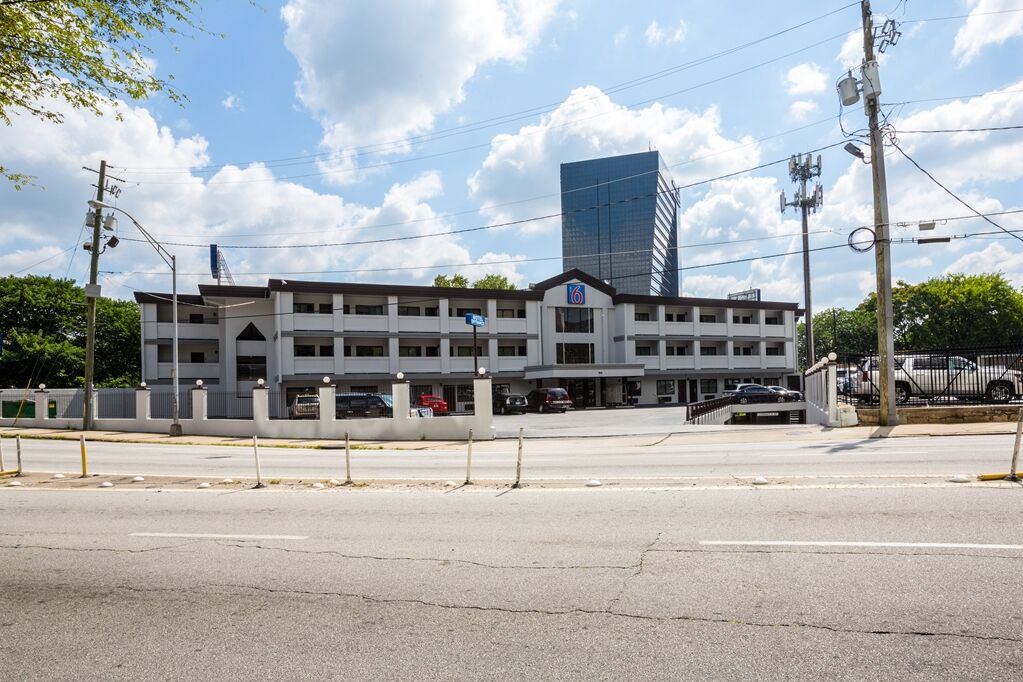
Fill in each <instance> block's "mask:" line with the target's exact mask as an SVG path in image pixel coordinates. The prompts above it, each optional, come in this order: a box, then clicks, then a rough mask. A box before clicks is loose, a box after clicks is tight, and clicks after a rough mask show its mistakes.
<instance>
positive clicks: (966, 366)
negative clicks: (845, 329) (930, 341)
mask: <svg viewBox="0 0 1023 682" xmlns="http://www.w3.org/2000/svg"><path fill="white" fill-rule="evenodd" d="M837 374H838V394H839V399H840V400H843V401H845V402H849V403H852V404H870V403H876V402H877V401H878V400H879V395H880V390H879V382H880V362H879V360H878V356H877V354H869V353H868V354H843V355H840V356H839V359H838V363H837ZM894 390H895V400H896V402H897V403H898V404H899V405H904V406H907V407H926V406H939V405H940V406H946V405H950V404H951V405H955V404H985V405H998V404H1003V405H1004V404H1007V403H1020V402H1021V401H1023V345H1017V346H993V347H966V348H942V349H937V350H919V351H917V350H913V351H896V353H895V387H894Z"/></svg>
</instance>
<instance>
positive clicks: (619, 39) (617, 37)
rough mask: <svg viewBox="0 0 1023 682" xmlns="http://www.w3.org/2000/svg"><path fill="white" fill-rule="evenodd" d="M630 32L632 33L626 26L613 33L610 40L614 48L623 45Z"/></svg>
mask: <svg viewBox="0 0 1023 682" xmlns="http://www.w3.org/2000/svg"><path fill="white" fill-rule="evenodd" d="M631 32H632V29H631V28H629V27H628V26H622V27H621V28H620V29H618V30H617V31H615V34H614V37H613V38H612V39H611V40H612V42H614V45H615V47H618V46H619V45H621V44H622V43H624V42H625V41H626V40H628V38H629V33H631Z"/></svg>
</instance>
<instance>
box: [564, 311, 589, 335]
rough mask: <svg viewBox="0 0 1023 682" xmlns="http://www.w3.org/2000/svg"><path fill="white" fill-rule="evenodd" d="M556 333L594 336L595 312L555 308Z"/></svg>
mask: <svg viewBox="0 0 1023 682" xmlns="http://www.w3.org/2000/svg"><path fill="white" fill-rule="evenodd" d="M554 331H556V332H558V333H561V334H592V333H593V311H592V310H591V309H589V308H555V309H554Z"/></svg>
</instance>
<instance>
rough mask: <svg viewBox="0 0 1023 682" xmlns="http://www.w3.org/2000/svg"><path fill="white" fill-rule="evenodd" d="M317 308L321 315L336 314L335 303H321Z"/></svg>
mask: <svg viewBox="0 0 1023 682" xmlns="http://www.w3.org/2000/svg"><path fill="white" fill-rule="evenodd" d="M316 309H317V311H318V312H319V313H320V315H333V314H334V304H333V303H320V304H319V305H318V306H317V307H316Z"/></svg>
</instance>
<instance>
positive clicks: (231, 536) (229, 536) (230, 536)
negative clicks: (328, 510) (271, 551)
mask: <svg viewBox="0 0 1023 682" xmlns="http://www.w3.org/2000/svg"><path fill="white" fill-rule="evenodd" d="M131 537H133V538H199V539H215V540H308V539H309V536H308V535H242V534H239V533H131Z"/></svg>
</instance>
